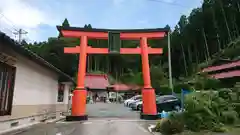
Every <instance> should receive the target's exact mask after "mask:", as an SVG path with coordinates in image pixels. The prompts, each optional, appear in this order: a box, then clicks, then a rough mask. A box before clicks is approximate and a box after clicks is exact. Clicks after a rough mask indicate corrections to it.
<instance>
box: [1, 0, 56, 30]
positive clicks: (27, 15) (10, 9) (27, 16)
mask: <svg viewBox="0 0 240 135" xmlns="http://www.w3.org/2000/svg"><path fill="white" fill-rule="evenodd" d="M0 8H1V12H2V13H3V14H4V15H5V16H6V17H7V18H8V19H9V20H11V21H12V22H14V24H16V25H18V26H20V27H28V28H35V27H37V26H38V25H39V24H56V23H55V21H54V20H53V19H52V18H50V16H49V14H47V13H45V12H43V11H40V10H39V9H37V8H35V7H32V6H30V5H29V4H28V3H26V2H24V1H23V0H5V1H1V2H0Z"/></svg>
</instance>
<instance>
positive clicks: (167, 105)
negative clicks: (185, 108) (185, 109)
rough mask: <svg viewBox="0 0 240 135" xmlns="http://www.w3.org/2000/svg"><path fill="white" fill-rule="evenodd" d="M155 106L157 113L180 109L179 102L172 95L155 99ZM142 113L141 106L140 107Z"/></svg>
mask: <svg viewBox="0 0 240 135" xmlns="http://www.w3.org/2000/svg"><path fill="white" fill-rule="evenodd" d="M156 106H157V112H162V111H163V110H164V111H166V112H168V111H173V110H176V108H180V107H181V100H180V99H178V98H177V97H175V96H173V95H164V96H159V97H156ZM141 111H142V106H141Z"/></svg>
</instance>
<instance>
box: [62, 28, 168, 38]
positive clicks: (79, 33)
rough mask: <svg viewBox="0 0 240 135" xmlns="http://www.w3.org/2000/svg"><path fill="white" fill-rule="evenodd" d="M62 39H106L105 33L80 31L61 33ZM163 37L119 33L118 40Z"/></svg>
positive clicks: (154, 33) (156, 34) (151, 34)
mask: <svg viewBox="0 0 240 135" xmlns="http://www.w3.org/2000/svg"><path fill="white" fill-rule="evenodd" d="M61 32H62V34H63V36H64V37H75V38H79V37H81V36H87V37H88V39H91V38H94V39H108V33H107V32H82V31H68V30H62V31H61ZM164 36H165V32H151V33H150V32H142V33H120V38H121V39H122V40H133V39H140V38H141V37H146V38H162V37H164Z"/></svg>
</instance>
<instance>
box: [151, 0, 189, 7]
mask: <svg viewBox="0 0 240 135" xmlns="http://www.w3.org/2000/svg"><path fill="white" fill-rule="evenodd" d="M147 1H152V2H159V3H163V4H167V5H173V6H179V7H184V8H190V7H188V6H185V5H182V4H179V3H176V2H175V1H173V2H167V1H163V0H147Z"/></svg>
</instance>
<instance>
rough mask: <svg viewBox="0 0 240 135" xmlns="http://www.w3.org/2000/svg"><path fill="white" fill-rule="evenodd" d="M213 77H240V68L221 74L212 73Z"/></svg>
mask: <svg viewBox="0 0 240 135" xmlns="http://www.w3.org/2000/svg"><path fill="white" fill-rule="evenodd" d="M211 76H212V77H213V78H216V79H222V78H231V77H240V70H235V71H230V72H224V73H219V74H214V75H211Z"/></svg>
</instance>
